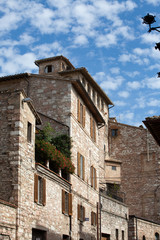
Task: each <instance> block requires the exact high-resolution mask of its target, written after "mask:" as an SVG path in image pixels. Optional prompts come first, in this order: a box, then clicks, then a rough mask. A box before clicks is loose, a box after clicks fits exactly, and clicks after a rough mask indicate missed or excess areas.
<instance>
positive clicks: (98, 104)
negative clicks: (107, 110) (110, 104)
mask: <svg viewBox="0 0 160 240" xmlns="http://www.w3.org/2000/svg"><path fill="white" fill-rule="evenodd" d="M97 106H98V108H99V107H100V99H99V96H98V95H97Z"/></svg>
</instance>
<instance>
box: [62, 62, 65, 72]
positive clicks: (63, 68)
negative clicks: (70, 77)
mask: <svg viewBox="0 0 160 240" xmlns="http://www.w3.org/2000/svg"><path fill="white" fill-rule="evenodd" d="M62 70H63V71H65V70H66V67H65V65H64V63H62Z"/></svg>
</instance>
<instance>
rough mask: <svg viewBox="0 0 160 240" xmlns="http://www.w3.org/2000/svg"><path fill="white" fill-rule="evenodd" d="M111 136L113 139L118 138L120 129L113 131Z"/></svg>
mask: <svg viewBox="0 0 160 240" xmlns="http://www.w3.org/2000/svg"><path fill="white" fill-rule="evenodd" d="M111 135H112V137H117V136H118V129H111Z"/></svg>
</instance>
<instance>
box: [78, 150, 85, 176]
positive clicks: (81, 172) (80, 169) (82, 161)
mask: <svg viewBox="0 0 160 240" xmlns="http://www.w3.org/2000/svg"><path fill="white" fill-rule="evenodd" d="M77 175H78V177H80V178H81V179H83V180H84V179H85V158H84V157H83V156H82V155H81V154H80V153H79V152H78V153H77Z"/></svg>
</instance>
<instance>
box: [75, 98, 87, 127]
mask: <svg viewBox="0 0 160 240" xmlns="http://www.w3.org/2000/svg"><path fill="white" fill-rule="evenodd" d="M85 117H86V108H85V106H84V105H83V104H82V103H81V101H80V100H79V99H78V103H77V119H78V122H79V123H81V124H82V126H83V127H85Z"/></svg>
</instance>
